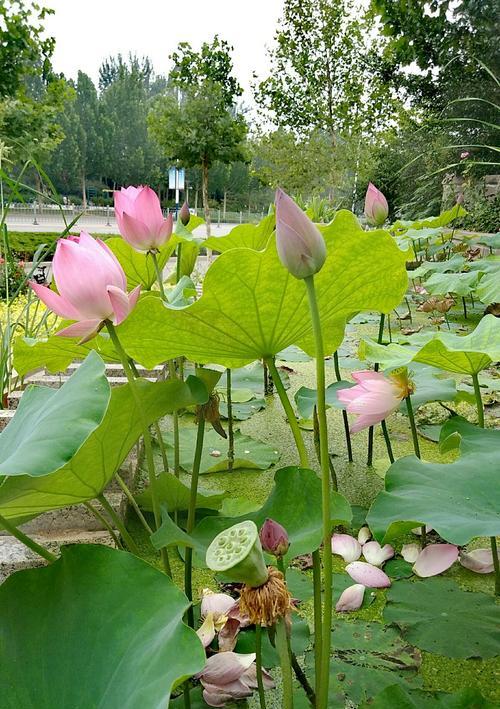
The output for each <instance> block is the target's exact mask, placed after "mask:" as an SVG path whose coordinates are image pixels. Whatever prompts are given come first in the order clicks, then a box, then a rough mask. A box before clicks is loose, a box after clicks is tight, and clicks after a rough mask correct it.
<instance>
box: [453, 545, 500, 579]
mask: <svg viewBox="0 0 500 709" xmlns="http://www.w3.org/2000/svg"><path fill="white" fill-rule="evenodd" d="M459 561H460V563H461V564H462V566H464V567H465V568H466V569H469V571H474V572H475V573H476V574H491V573H492V572H493V571H494V570H495V566H494V564H493V553H492V551H491V549H474V550H473V551H469V552H461V553H460V559H459Z"/></svg>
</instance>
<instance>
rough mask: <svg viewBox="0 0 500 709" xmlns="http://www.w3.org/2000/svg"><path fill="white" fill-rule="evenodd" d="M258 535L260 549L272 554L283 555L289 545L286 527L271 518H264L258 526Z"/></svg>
mask: <svg viewBox="0 0 500 709" xmlns="http://www.w3.org/2000/svg"><path fill="white" fill-rule="evenodd" d="M259 537H260V543H261V544H262V549H263V550H264V551H265V552H267V553H268V554H272V555H273V556H277V557H281V556H285V554H286V553H287V551H288V548H289V546H290V542H289V541H288V534H287V531H286V529H285V528H284V527H282V526H281V524H279V523H278V522H275V521H274V520H273V519H269V518H268V519H266V521H265V522H264V524H263V525H262V527H261V528H260V532H259Z"/></svg>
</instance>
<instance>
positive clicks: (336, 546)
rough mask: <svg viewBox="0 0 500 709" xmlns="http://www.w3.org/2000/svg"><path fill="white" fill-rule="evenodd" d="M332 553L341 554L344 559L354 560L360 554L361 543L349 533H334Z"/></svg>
mask: <svg viewBox="0 0 500 709" xmlns="http://www.w3.org/2000/svg"><path fill="white" fill-rule="evenodd" d="M332 554H337V555H338V556H341V557H342V558H343V560H344V561H356V560H357V559H359V557H360V556H361V544H360V543H359V542H358V540H357V539H354V537H351V535H350V534H334V535H333V536H332Z"/></svg>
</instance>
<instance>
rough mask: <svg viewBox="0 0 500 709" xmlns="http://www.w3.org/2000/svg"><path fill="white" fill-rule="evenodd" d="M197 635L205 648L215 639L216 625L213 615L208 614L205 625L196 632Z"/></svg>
mask: <svg viewBox="0 0 500 709" xmlns="http://www.w3.org/2000/svg"><path fill="white" fill-rule="evenodd" d="M196 635H197V636H198V637H199V638H200V640H201V644H202V645H203V647H205V648H206V647H208V646H209V645H210V643H211V642H212V640H213V639H214V638H215V625H214V615H213V613H208V614H207V617H206V618H205V620H204V621H203V624H202V625H201V626H200V627H199V628H198V630H197V631H196Z"/></svg>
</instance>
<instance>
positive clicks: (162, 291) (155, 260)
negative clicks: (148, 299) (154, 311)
mask: <svg viewBox="0 0 500 709" xmlns="http://www.w3.org/2000/svg"><path fill="white" fill-rule="evenodd" d="M148 254H149V255H150V256H151V258H152V260H153V265H154V267H155V271H156V280H157V281H158V286H159V287H160V295H161V299H162V300H165V288H164V286H163V275H162V272H161V268H160V264H159V263H158V258H157V256H156V251H148Z"/></svg>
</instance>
